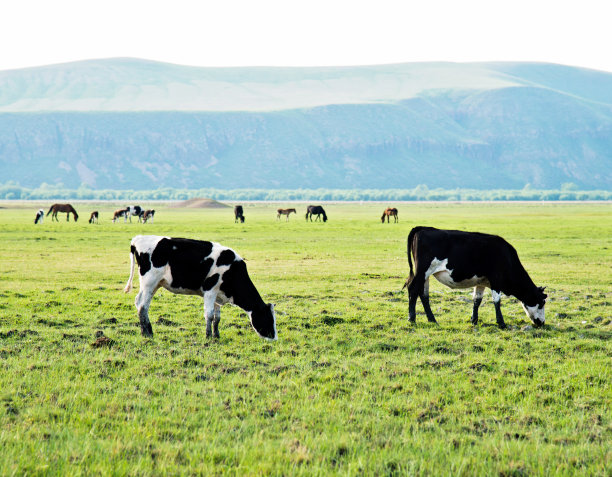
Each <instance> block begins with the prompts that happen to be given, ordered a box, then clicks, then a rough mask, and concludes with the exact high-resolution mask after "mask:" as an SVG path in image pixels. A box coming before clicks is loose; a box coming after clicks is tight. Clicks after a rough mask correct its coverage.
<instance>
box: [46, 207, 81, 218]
mask: <svg viewBox="0 0 612 477" xmlns="http://www.w3.org/2000/svg"><path fill="white" fill-rule="evenodd" d="M51 212H53V213H52V214H51ZM58 212H66V221H68V222H69V221H70V214H74V221H75V222H76V221H77V220H78V219H79V214H77V213H76V210H74V207H72V206H71V205H70V204H53V205H52V206H51V208H50V209H49V212H47V215H49V214H51V220H53V219H55V220H57V221H58V222H59V219H58V218H57V213H58Z"/></svg>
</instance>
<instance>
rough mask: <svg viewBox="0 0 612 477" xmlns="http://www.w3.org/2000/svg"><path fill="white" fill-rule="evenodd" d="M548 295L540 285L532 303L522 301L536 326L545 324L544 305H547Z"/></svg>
mask: <svg viewBox="0 0 612 477" xmlns="http://www.w3.org/2000/svg"><path fill="white" fill-rule="evenodd" d="M547 297H548V295H547V294H546V293H544V287H538V288H537V291H536V293H535V294H534V297H533V298H532V302H533V303H532V304H530V303H528V302H526V301H525V302H521V304H522V305H523V309H524V310H525V313H527V316H528V317H529V318H530V319H531V321H532V322H533V324H534V325H535V326H542V325H544V321H545V319H544V306H545V305H546V298H547Z"/></svg>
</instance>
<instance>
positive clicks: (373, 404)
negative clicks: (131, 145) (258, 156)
mask: <svg viewBox="0 0 612 477" xmlns="http://www.w3.org/2000/svg"><path fill="white" fill-rule="evenodd" d="M0 205H3V206H4V208H1V209H0V240H1V243H2V247H1V248H0V474H1V475H46V474H49V475H165V474H169V475H197V474H202V475H217V474H223V475H262V474H270V475H309V476H310V475H321V476H327V475H361V474H365V475H453V476H459V475H499V476H524V475H611V472H612V470H611V464H610V462H612V451H611V446H610V441H611V438H612V421H611V414H610V402H611V396H612V392H611V385H610V383H611V381H612V372H611V366H610V364H611V361H610V360H611V357H612V345H611V343H610V338H611V336H612V324H611V319H612V316H611V315H612V314H611V306H610V305H611V302H612V289H611V284H612V253H611V249H612V241H611V238H610V237H612V220H611V212H612V208H611V206H610V205H609V204H419V203H410V204H399V205H397V207H398V209H399V218H400V222H399V223H398V224H384V225H383V224H381V223H380V218H379V217H380V214H381V213H382V209H383V208H384V205H381V204H365V205H360V204H329V205H327V206H326V210H327V212H328V215H329V217H330V220H329V222H328V223H325V224H323V223H306V222H305V220H304V217H303V214H304V212H305V211H304V209H305V206H303V205H298V206H297V209H298V211H299V214H298V216H297V217H296V216H294V215H292V216H291V218H290V221H289V222H284V221H281V222H277V221H276V212H275V209H276V204H257V205H246V206H245V215H246V223H244V224H234V220H233V214H232V210H231V209H229V208H228V209H219V210H213V209H199V210H193V209H176V208H169V207H163V206H159V205H157V206H156V207H155V208H156V209H157V215H156V218H155V223H153V224H146V225H143V224H138V223H132V224H129V223H128V224H124V223H123V222H119V223H116V224H112V223H111V222H110V217H111V213H112V210H113V209H114V208H115V207H113V205H109V204H99V205H98V206H96V208H97V209H98V210H100V213H101V216H100V222H101V223H100V225H89V224H88V223H87V220H86V219H87V218H88V216H89V211H90V210H89V209H91V210H93V208H94V205H91V204H75V205H76V208H77V210H78V211H79V213H80V214H81V219H80V220H79V222H78V223H76V224H75V223H73V222H70V223H66V222H65V216H60V217H61V220H60V222H59V223H52V222H51V220H50V217H47V218H46V220H45V222H44V224H43V225H37V226H35V225H34V224H33V219H34V212H35V210H36V209H37V208H38V206H37V205H36V204H34V205H31V206H29V207H28V208H18V207H15V206H14V205H13V204H11V203H4V204H0ZM143 205H146V204H143ZM45 206H48V204H45ZM415 225H432V226H437V227H442V228H458V229H463V230H476V231H482V232H488V233H495V234H499V235H502V236H503V237H505V238H506V239H507V240H508V241H509V242H510V243H512V244H513V245H514V246H515V248H516V249H517V250H518V252H519V256H520V257H521V260H522V262H523V264H524V266H525V268H526V269H527V271H528V272H529V273H530V275H531V277H532V278H533V280H534V281H535V283H536V284H537V285H546V286H547V287H548V288H547V291H548V294H549V301H548V304H547V309H546V313H547V316H546V317H547V321H546V326H545V327H544V328H542V329H532V328H531V327H529V326H528V325H529V323H528V320H527V317H526V316H525V314H524V312H523V310H522V308H521V307H520V304H519V303H518V302H517V301H516V300H515V299H514V298H509V297H508V298H506V297H504V299H503V301H502V311H503V312H504V316H505V319H506V323H507V324H508V325H510V326H509V329H508V330H499V329H498V328H497V327H496V326H495V317H494V310H493V306H492V303H491V298H490V295H487V296H486V297H485V299H484V300H483V304H482V306H481V309H480V325H479V326H477V327H472V326H471V324H470V323H469V317H470V313H471V294H470V291H469V290H462V291H452V290H450V289H448V288H445V287H444V286H442V285H441V284H439V283H437V282H435V280H432V283H431V288H430V294H431V303H432V309H433V312H434V314H435V315H436V318H437V319H438V321H439V326H436V325H431V324H429V323H427V321H426V319H425V316H424V314H423V313H422V306H421V304H420V302H419V304H418V305H417V323H416V324H415V325H411V324H410V323H409V322H408V319H407V297H406V294H405V292H404V293H399V290H400V289H401V287H402V285H403V283H404V280H405V278H406V276H407V275H408V264H407V259H406V237H407V235H408V232H409V231H410V229H411V228H412V227H413V226H415ZM141 233H146V234H159V235H170V236H175V237H180V236H183V237H190V238H198V239H203V240H214V241H218V242H221V243H223V244H224V245H227V246H230V247H232V248H234V249H235V250H236V251H237V252H238V253H239V254H240V255H241V256H242V257H244V258H245V259H246V260H247V265H248V268H249V273H250V275H251V278H252V280H253V282H254V283H255V285H256V287H257V288H258V290H259V291H260V293H261V295H262V297H263V298H264V300H266V301H268V302H273V303H275V304H276V310H277V322H278V323H277V324H278V331H279V340H278V341H277V342H274V343H269V342H265V341H263V340H261V339H260V338H259V337H258V336H257V335H256V333H255V332H254V331H253V330H252V329H251V327H250V325H249V323H248V319H247V318H246V315H245V314H244V313H243V312H242V311H241V310H240V309H238V308H234V307H231V306H225V307H223V308H222V315H221V325H220V333H221V338H220V339H219V340H209V339H206V338H205V328H204V320H203V306H202V300H201V299H200V298H199V297H192V296H178V295H172V294H170V293H168V292H166V291H165V290H161V291H159V292H158V293H157V295H156V296H155V297H154V299H153V301H152V306H151V311H150V316H151V322H152V324H153V331H154V337H153V338H152V339H145V338H143V337H142V336H141V335H140V330H139V327H138V319H137V317H136V313H135V309H134V305H133V302H134V297H135V293H136V292H132V293H130V294H129V295H126V294H124V293H123V292H122V289H123V286H124V285H125V282H126V281H127V278H128V274H129V242H130V239H131V237H132V236H134V235H137V234H141ZM98 330H101V331H103V333H104V334H105V335H106V336H107V337H108V338H110V339H111V340H112V342H111V343H110V344H109V345H107V346H102V347H94V346H92V344H93V343H94V342H95V341H96V339H95V337H94V334H95V333H96V331H98Z"/></svg>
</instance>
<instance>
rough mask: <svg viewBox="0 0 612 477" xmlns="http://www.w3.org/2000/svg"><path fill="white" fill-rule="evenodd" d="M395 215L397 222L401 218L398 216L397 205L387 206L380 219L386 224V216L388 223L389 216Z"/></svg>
mask: <svg viewBox="0 0 612 477" xmlns="http://www.w3.org/2000/svg"><path fill="white" fill-rule="evenodd" d="M391 216H392V217H393V219H394V220H393V222H397V221H398V220H399V218H398V217H397V209H396V208H395V207H387V208H386V209H385V211H384V212H383V214H382V217H381V218H380V221H381V222H382V223H383V224H384V223H385V217H386V218H387V223H389V217H391Z"/></svg>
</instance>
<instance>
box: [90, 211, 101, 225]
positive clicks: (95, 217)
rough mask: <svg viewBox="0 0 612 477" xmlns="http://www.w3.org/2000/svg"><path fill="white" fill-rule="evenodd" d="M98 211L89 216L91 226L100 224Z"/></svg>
mask: <svg viewBox="0 0 612 477" xmlns="http://www.w3.org/2000/svg"><path fill="white" fill-rule="evenodd" d="M98 215H99V214H98V211H97V210H94V211H93V212H92V213H91V215H90V216H89V223H90V224H97V223H98Z"/></svg>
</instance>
